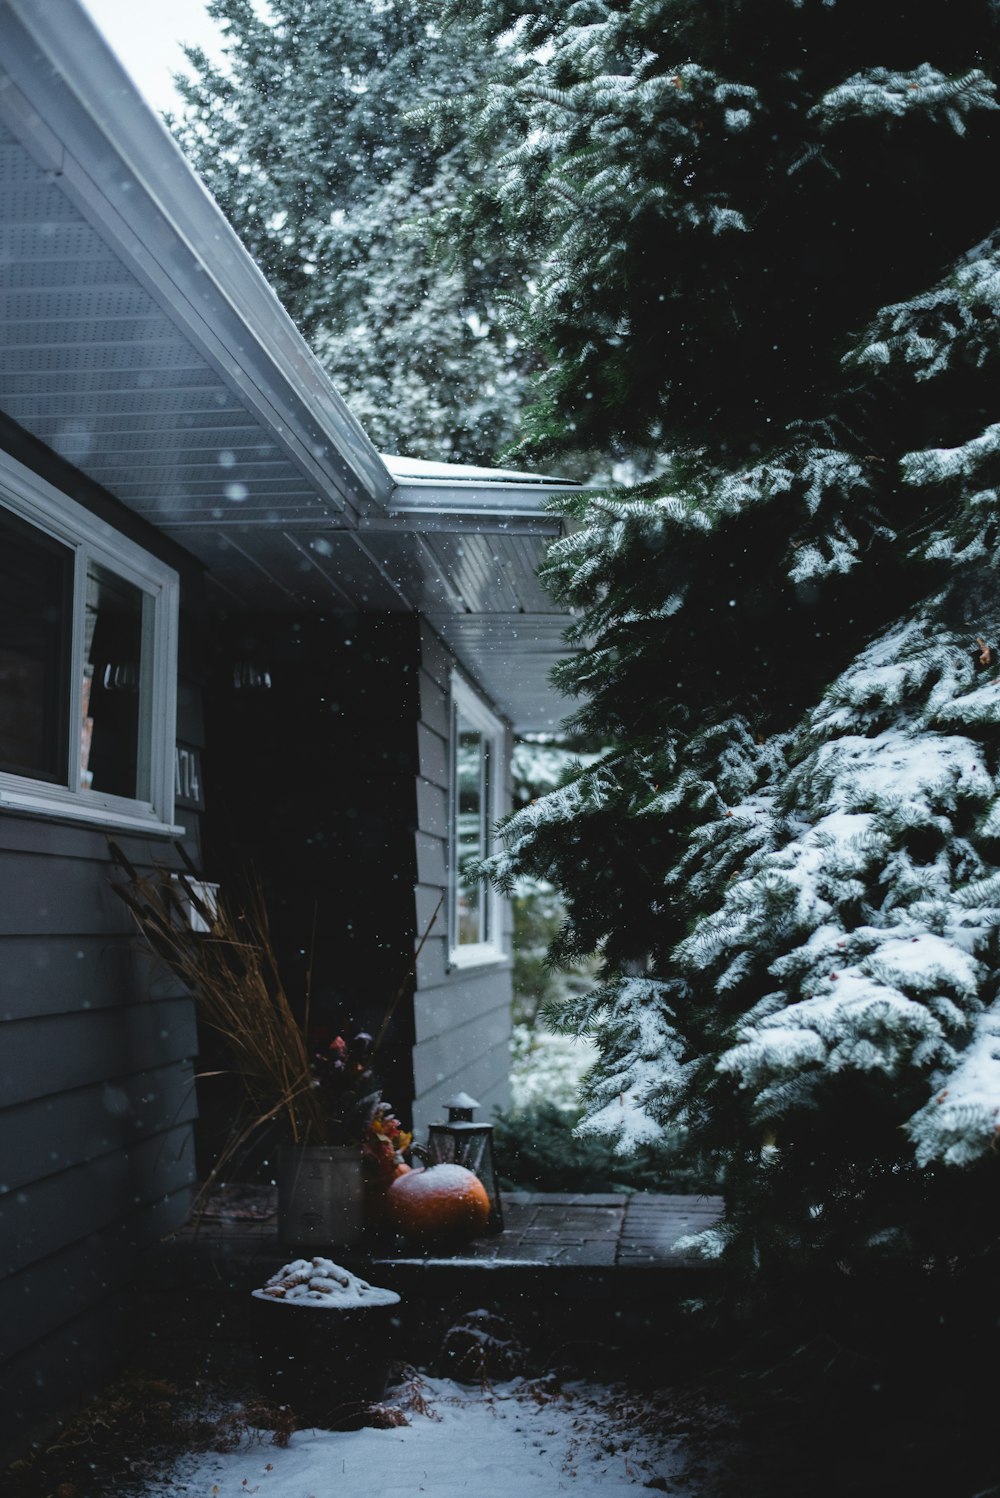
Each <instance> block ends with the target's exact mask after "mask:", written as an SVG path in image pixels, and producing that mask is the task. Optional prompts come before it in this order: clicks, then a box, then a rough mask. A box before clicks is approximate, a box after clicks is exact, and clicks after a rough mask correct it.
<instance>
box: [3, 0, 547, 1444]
mask: <svg viewBox="0 0 1000 1498" xmlns="http://www.w3.org/2000/svg"><path fill="white" fill-rule="evenodd" d="M0 305H2V321H0V1027H2V1028H0V1262H2V1271H3V1273H2V1279H0V1358H2V1359H3V1364H2V1367H3V1396H4V1397H3V1398H2V1400H0V1422H2V1425H3V1430H2V1432H0V1434H2V1435H4V1436H9V1435H12V1434H15V1433H16V1432H17V1431H18V1430H19V1429H21V1428H23V1426H24V1424H25V1423H26V1422H29V1421H31V1420H33V1419H35V1418H36V1417H38V1416H39V1415H40V1414H42V1413H43V1412H45V1411H50V1410H53V1409H59V1408H61V1407H65V1406H66V1404H67V1403H68V1402H71V1401H72V1400H73V1399H74V1398H76V1397H78V1396H79V1395H80V1393H81V1391H85V1390H90V1389H92V1388H93V1387H94V1384H95V1381H97V1380H99V1379H100V1378H101V1377H102V1376H103V1375H104V1374H105V1373H106V1372H107V1371H108V1370H109V1369H110V1368H111V1367H112V1366H113V1365H114V1363H115V1360H116V1359H117V1357H118V1356H119V1353H120V1351H121V1349H122V1347H123V1346H124V1345H125V1344H126V1342H127V1338H128V1332H129V1325H130V1320H129V1306H130V1301H129V1282H130V1274H131V1271H132V1267H133V1265H134V1263H135V1260H136V1256H137V1254H139V1253H140V1252H141V1250H142V1248H143V1246H144V1245H145V1244H148V1243H149V1242H150V1241H152V1240H153V1239H154V1238H155V1237H156V1236H157V1235H159V1234H161V1233H162V1232H164V1231H165V1230H168V1229H169V1228H170V1227H172V1226H175V1225H177V1224H178V1223H179V1222H181V1221H183V1220H184V1219H185V1216H186V1214H187V1212H188V1210H189V1205H190V1191H191V1185H192V1182H193V1180H194V1179H195V1176H196V1173H197V1170H198V1164H197V1162H196V1158H195V1143H194V1136H195V1116H196V1112H197V1108H198V1099H197V1098H196V1096H195V1088H194V1085H193V1070H194V1068H193V1058H194V1057H195V1056H196V1055H197V1054H198V1053H199V1048H200V1045H201V1042H200V1041H199V1038H198V1036H197V1033H196V1025H195V1017H194V1014H193V1009H192V1004H191V1001H190V999H189V998H188V996H187V995H185V994H184V993H183V992H181V991H179V990H178V989H177V988H176V987H175V986H174V985H173V984H172V983H171V982H170V981H168V980H165V979H164V978H163V977H162V975H160V976H157V975H156V973H155V970H154V969H153V967H152V966H151V965H150V964H149V963H148V962H146V960H145V959H144V958H143V956H142V955H141V953H140V952H139V951H138V950H137V946H136V943H135V940H134V937H133V934H132V932H131V931H130V929H129V925H128V921H127V919H126V917H125V913H124V910H123V907H122V906H121V905H120V903H119V902H118V901H117V900H116V898H115V897H114V895H113V894H112V892H111V889H110V886H109V877H108V875H109V865H108V852H107V836H108V834H109V833H113V834H114V835H115V836H116V837H117V838H118V839H119V840H120V841H121V842H122V844H123V846H124V847H125V848H126V849H127V851H128V852H129V854H130V856H131V857H132V858H133V860H135V861H138V862H139V863H140V864H143V865H146V866H149V865H151V864H152V863H155V862H158V861H159V862H162V861H167V862H169V861H170V859H171V857H174V856H176V855H175V854H174V850H173V843H174V841H175V840H181V841H183V843H184V845H185V847H186V849H187V850H188V852H189V853H190V855H191V856H192V857H193V858H194V859H195V860H196V861H197V862H198V863H199V865H200V866H201V867H203V868H204V870H205V873H206V876H207V877H208V878H209V879H212V880H218V881H221V882H222V884H223V885H225V884H226V883H227V881H229V880H230V879H232V878H234V877H235V876H236V872H237V870H238V867H239V865H240V863H241V862H242V861H243V860H246V859H252V860H254V862H255V864H256V865H257V867H258V869H259V872H260V873H261V876H262V877H263V878H264V880H265V882H266V884H267V885H268V889H269V892H270V893H271V895H272V898H273V901H274V908H273V914H274V919H275V924H276V929H277V930H278V934H279V939H280V941H281V943H282V947H283V951H284V952H285V953H286V955H287V958H288V961H289V964H290V980H289V981H290V984H291V986H292V987H294V984H295V981H296V975H297V973H300V972H301V967H302V961H303V959H302V952H303V951H304V948H305V945H306V939H307V937H308V932H309V928H310V925H311V923H312V921H313V918H314V911H316V912H318V917H319V918H318V922H317V926H318V930H319V937H318V945H317V951H316V954H315V963H316V973H317V991H318V992H320V993H321V996H322V995H324V994H325V999H326V1002H327V1003H328V1005H329V1006H330V1007H331V1011H333V1010H336V1009H337V1008H338V1006H339V1007H340V1008H349V1009H350V1010H351V1011H352V1012H354V1013H356V1014H357V1016H358V1018H359V1019H360V1020H364V1018H365V1017H366V1016H367V1015H370V1014H375V1013H377V1012H378V1011H379V1008H380V1006H381V1005H383V1004H384V1002H385V1000H386V998H387V997H388V994H389V992H391V990H392V989H393V988H394V987H395V986H396V983H398V981H399V978H400V976H401V973H402V972H404V971H405V969H406V965H407V963H408V962H409V961H410V960H411V958H412V954H413V951H414V946H415V942H416V941H417V939H418V938H419V936H420V934H421V932H422V931H423V930H424V928H425V926H426V924H427V922H428V920H429V918H430V915H431V913H432V912H433V910H434V909H435V907H436V906H437V905H438V903H439V901H440V899H441V896H442V895H444V900H443V907H442V908H443V914H442V915H441V916H439V918H438V920H437V922H436V924H435V925H434V927H433V928H432V930H431V934H430V936H429V938H428V940H427V941H426V943H425V945H424V947H423V950H422V952H421V955H420V960H419V963H418V966H417V970H416V977H415V981H414V982H413V984H412V994H411V996H410V1002H409V1005H408V1008H407V1009H406V1013H405V1014H404V1015H403V1017H402V1019H401V1021H400V1023H399V1024H398V1025H397V1027H396V1032H395V1038H394V1043H393V1052H392V1057H391V1067H390V1072H391V1077H390V1079H389V1080H390V1092H391V1095H392V1097H393V1101H394V1102H396V1103H397V1105H398V1106H399V1107H400V1108H401V1109H402V1110H404V1111H406V1112H407V1113H409V1114H411V1115H412V1118H413V1120H414V1122H415V1124H416V1127H417V1130H418V1133H419V1132H420V1131H421V1130H422V1129H423V1128H424V1127H425V1126H426V1124H427V1123H428V1122H429V1121H430V1120H431V1119H432V1118H433V1117H435V1116H438V1115H439V1113H440V1105H441V1102H442V1099H443V1097H444V1096H445V1095H446V1094H447V1093H448V1092H449V1090H453V1089H454V1088H456V1087H459V1086H461V1087H464V1088H465V1089H466V1090H467V1091H469V1092H472V1093H473V1094H474V1095H475V1096H476V1097H478V1098H479V1099H480V1100H481V1101H482V1103H483V1104H484V1106H485V1108H486V1109H487V1110H489V1108H490V1107H491V1106H493V1105H497V1104H502V1103H503V1102H504V1101H505V1099H506V1096H507V1093H506V1077H507V1064H508V1062H507V1041H508V1034H509V1026H510V933H509V920H508V914H507V911H506V909H505V907H504V905H503V903H502V902H501V901H499V900H498V899H497V897H495V896H493V895H488V894H485V893H482V892H476V891H475V890H470V889H463V888H462V886H461V881H460V879H459V878H458V877H457V872H456V871H457V863H458V853H459V843H461V848H462V850H464V851H465V852H471V851H474V850H476V849H479V848H482V847H483V846H485V844H486V842H487V840H488V837H489V828H490V824H491V823H492V821H493V820H494V819H495V818H496V817H497V816H498V815H499V814H500V813H501V812H502V810H503V809H504V807H505V804H506V797H507V793H506V789H505V780H506V768H505V767H506V765H507V762H508V756H509V746H510V739H511V734H512V732H516V731H519V730H520V731H537V730H545V729H549V728H551V727H553V726H554V724H555V723H556V722H557V720H558V717H559V715H560V707H559V704H558V702H557V701H556V700H555V699H554V697H553V693H552V691H551V689H550V687H549V684H548V679H547V678H548V672H549V669H550V667H551V666H552V664H553V662H554V661H555V660H556V659H557V658H558V656H559V654H560V653H561V645H560V637H561V632H562V630H563V628H564V627H565V624H566V622H567V621H566V620H565V619H564V618H563V617H562V616H561V615H560V614H559V612H558V611H557V610H555V609H554V608H553V606H552V604H551V602H550V601H549V600H548V599H547V597H546V595H545V594H544V592H543V590H542V589H541V587H540V586H539V584H538V582H537V580H536V578H535V569H536V566H537V564H538V562H539V560H540V557H541V555H542V551H543V548H544V546H545V544H546V541H547V539H548V538H550V537H551V536H552V535H554V534H557V533H558V531H559V528H560V522H559V520H558V518H556V517H555V516H554V515H553V514H552V513H551V512H550V511H549V510H547V509H546V508H545V501H546V500H547V499H549V497H550V496H551V495H552V494H553V493H556V492H558V490H559V489H560V488H562V487H567V486H564V485H560V483H559V482H558V481H554V480H547V479H537V478H534V477H532V476H530V475H525V474H518V473H496V472H486V471H482V470H476V469H467V468H461V467H448V466H441V465H429V464H422V463H419V462H408V461H406V460H405V459H403V458H383V457H381V456H380V455H379V454H378V453H377V452H376V451H375V450H374V448H373V447H372V445H371V443H370V442H369V441H368V439H367V437H366V436H365V433H364V432H363V431H362V429H361V428H360V426H359V425H358V423H357V422H356V421H355V420H354V419H353V418H352V417H351V415H350V413H349V412H348V410H347V408H346V406H345V405H344V403H343V402H342V400H341V399H340V398H339V396H338V395H337V393H336V391H335V390H334V389H332V387H331V386H330V384H329V382H328V380H327V378H326V377H325V375H324V374H323V372H322V370H321V369H320V367H319V365H318V364H317V363H316V361H315V359H314V358H313V357H312V355H311V354H310V352H309V350H308V349H307V347H306V345H305V344H304V342H303V341H302V339H301V337H300V336H299V334H298V333H297V331H296V329H295V328H294V326H293V325H292V323H291V322H290V321H289V319H288V317H287V316H286V315H285V313H284V312H283V310H282V308H281V306H280V305H279V303H278V301H277V299H276V297H275V296H274V295H273V293H272V292H271V290H270V288H269V287H268V285H267V284H266V282H265V281H264V279H263V277H262V276H261V274H260V273H259V271H258V270H257V268H256V267H255V265H254V264H253V262H252V261H251V259H250V257H249V256H248V255H247V253H246V252H245V251H244V250H243V248H242V246H241V245H240V243H239V241H238V240H237V238H236V236H235V235H234V234H233V232H232V230H231V229H230V228H229V227H228V225H227V223H226V221H225V219H224V218H223V215H222V214H221V212H220V211H219V209H218V207H217V206H216V204H215V203H214V202H213V200H212V199H211V198H210V196H209V195H208V194H207V193H206V191H205V190H204V188H203V187H202V186H201V184H200V182H199V181H198V180H197V179H196V177H195V176H194V174H193V173H192V171H191V169H190V167H189V166H188V165H187V163H186V161H185V160H184V159H183V157H182V156H181V154H180V152H179V151H178V149H177V147H176V146H175V144H174V143H173V141H172V139H171V138H170V136H169V135H168V133H167V131H166V130H165V128H164V127H163V125H162V124H161V123H160V122H159V120H158V119H157V118H156V117H155V116H154V115H153V113H152V112H151V111H150V110H149V108H148V107H147V106H146V105H145V103H144V102H143V101H142V99H141V98H140V97H139V95H138V94H137V92H136V90H135V88H134V86H133V85H132V84H131V82H130V81H129V79H128V77H127V76H126V75H125V73H124V72H123V71H122V69H121V67H120V66H119V64H118V63H117V62H116V60H115V59H114V57H113V56H112V55H111V53H110V52H109V51H108V49H107V47H106V45H105V44H104V42H103V41H102V39H101V37H100V36H99V34H98V33H97V31H96V30H95V29H94V28H93V26H92V24H91V23H90V22H89V20H88V19H87V17H86V16H85V14H84V13H83V12H82V10H81V9H80V7H79V6H78V5H77V3H76V0H44V3H39V0H0ZM459 799H460V800H461V805H459ZM297 964H298V966H296V965H297ZM202 1104H203V1108H204V1106H205V1099H204V1098H203V1099H202ZM211 1106H212V1105H211V1102H210V1101H209V1104H208V1107H209V1111H211Z"/></svg>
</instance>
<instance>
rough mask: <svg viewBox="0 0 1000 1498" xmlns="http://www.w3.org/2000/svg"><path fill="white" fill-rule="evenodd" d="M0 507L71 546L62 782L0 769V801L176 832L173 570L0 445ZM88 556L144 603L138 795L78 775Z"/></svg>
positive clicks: (40, 812)
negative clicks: (145, 726)
mask: <svg viewBox="0 0 1000 1498" xmlns="http://www.w3.org/2000/svg"><path fill="white" fill-rule="evenodd" d="M0 509H2V510H7V511H9V512H10V514H12V515H16V516H17V517H18V518H19V519H21V520H23V521H26V522H27V523H28V524H29V525H31V526H33V527H34V528H35V529H36V530H39V531H41V532H42V533H43V534H44V535H46V536H51V537H52V538H53V539H54V540H56V541H59V542H61V543H62V544H63V545H64V546H66V547H68V548H69V549H70V551H72V553H73V555H74V563H73V599H72V609H73V617H72V627H71V647H70V673H69V678H70V682H69V703H68V726H67V733H68V734H69V740H70V742H69V744H68V746H66V747H67V752H68V760H67V764H68V777H67V783H66V784H65V785H53V784H50V783H49V782H48V781H45V780H35V779H32V778H31V777H30V776H25V775H14V774H11V773H9V772H8V771H0V810H4V811H11V812H20V813H22V814H23V815H28V816H47V817H57V818H59V819H60V820H61V821H67V820H68V821H73V822H85V823H90V824H92V825H95V826H98V827H107V828H111V829H120V830H123V831H124V830H128V831H138V832H144V833H146V834H149V835H152V836H160V837H177V836H178V835H180V834H181V833H182V832H183V830H184V829H183V828H182V827H178V826H175V825H174V820H173V818H174V740H175V736H176V721H177V617H178V606H179V600H180V583H179V580H178V577H177V573H176V572H174V570H173V569H172V568H171V567H168V566H166V564H165V563H163V562H160V561H158V560H157V558H156V557H154V556H151V555H150V553H149V552H147V551H144V550H143V549H142V547H141V546H137V545H136V544H135V542H134V541H130V540H129V539H128V538H127V537H126V536H123V535H121V534H120V533H119V532H118V531H116V530H115V529H114V528H113V527H112V526H110V525H107V524H106V523H105V522H104V521H103V520H101V519H99V517H98V516H96V515H93V514H91V512H90V511H89V510H85V509H84V507H83V506H82V505H79V504H77V503H76V501H75V500H72V499H70V498H69V497H68V496H67V495H65V494H63V493H62V492H61V491H60V490H59V489H56V488H55V487H54V485H52V484H50V483H48V482H47V480H45V479H43V478H41V477H39V475H38V474H36V473H33V472H32V471H31V469H30V468H25V466H24V465H23V464H22V463H19V462H18V461H17V459H16V458H12V457H11V456H10V454H9V453H5V452H2V451H0ZM91 562H96V563H99V564H100V565H101V566H102V567H106V568H107V569H108V570H109V571H110V572H113V573H115V574H116V575H117V576H118V577H121V578H123V579H124V580H125V581H126V582H129V583H132V584H133V585H134V586H135V587H137V588H140V589H141V590H142V592H143V593H144V594H145V595H146V596H147V598H148V599H149V600H150V603H151V607H150V608H144V609H143V627H142V648H143V661H142V673H143V687H142V689H143V691H146V690H148V692H149V717H148V723H149V739H148V743H146V745H145V746H144V747H143V746H140V754H142V753H143V752H145V753H146V754H148V760H149V766H148V770H149V773H148V779H149V787H150V799H149V800H148V801H146V800H140V799H133V798H131V797H126V796H113V795H110V794H109V793H108V792H106V791H94V790H87V789H85V788H84V787H83V786H82V785H81V783H80V779H81V771H80V730H81V726H82V722H83V695H82V694H83V655H84V610H85V604H86V592H87V589H86V580H87V569H88V567H89V565H90V563H91Z"/></svg>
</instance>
